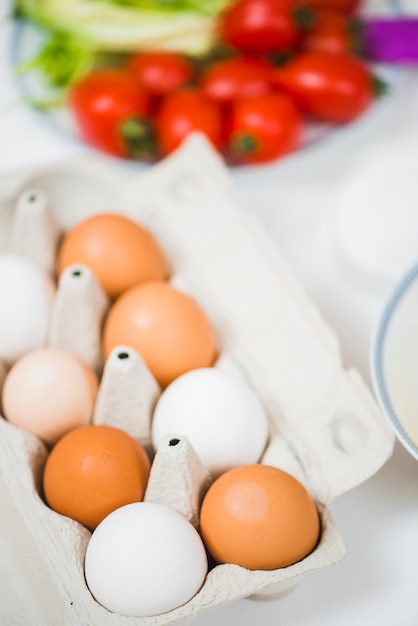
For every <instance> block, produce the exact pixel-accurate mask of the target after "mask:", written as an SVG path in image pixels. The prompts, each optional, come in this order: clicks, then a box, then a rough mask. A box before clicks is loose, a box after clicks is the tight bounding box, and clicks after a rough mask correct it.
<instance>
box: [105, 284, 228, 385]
mask: <svg viewBox="0 0 418 626" xmlns="http://www.w3.org/2000/svg"><path fill="white" fill-rule="evenodd" d="M118 345H126V346H129V347H131V348H133V349H134V350H136V351H137V352H138V353H139V354H140V355H141V357H142V358H143V359H144V361H145V363H146V365H147V366H148V368H149V369H150V371H151V372H152V374H153V375H154V376H155V378H156V379H157V381H158V382H159V383H160V385H161V386H162V387H167V385H169V384H170V383H171V382H172V381H173V380H174V379H176V378H177V377H178V376H180V375H181V374H185V373H186V372H188V371H190V370H192V369H196V368H199V367H210V366H211V365H212V364H213V362H214V360H215V358H216V356H217V345H216V338H215V333H214V330H213V328H212V325H211V324H210V322H209V320H208V319H207V317H206V314H205V313H204V312H203V310H202V309H201V308H200V306H199V305H198V304H197V302H196V301H195V300H194V299H193V298H191V297H190V296H188V295H187V294H185V293H183V292H181V291H179V290H177V289H174V288H173V287H172V286H171V285H169V284H168V283H164V282H153V283H151V282H150V283H146V284H144V285H139V286H137V287H133V288H132V289H130V290H129V291H127V292H125V293H124V294H122V295H121V296H120V297H119V298H118V299H117V300H116V302H115V303H114V304H113V306H112V307H111V309H110V311H109V314H108V316H107V319H106V321H105V326H104V333H103V350H104V354H105V357H106V358H107V357H108V356H109V354H110V352H111V351H112V350H113V348H115V347H116V346H118Z"/></svg>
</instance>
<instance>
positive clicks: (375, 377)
mask: <svg viewBox="0 0 418 626" xmlns="http://www.w3.org/2000/svg"><path fill="white" fill-rule="evenodd" d="M417 280H418V262H416V263H415V264H414V265H413V266H412V267H410V268H409V270H408V271H407V272H406V274H404V276H403V278H401V279H400V281H398V283H397V284H396V286H395V287H394V289H393V290H392V292H391V293H390V295H389V297H388V298H387V299H386V302H385V304H384V306H383V310H382V313H381V314H380V316H379V319H378V321H377V324H376V325H375V328H374V331H373V333H372V341H371V350H370V371H371V378H372V384H373V388H374V391H375V394H376V396H377V400H378V402H379V404H380V407H381V408H382V411H383V414H384V416H385V417H386V419H387V421H388V422H389V424H390V426H391V427H392V429H393V431H394V433H395V435H396V437H397V439H398V440H399V442H400V443H401V444H402V445H403V446H404V447H405V448H406V450H408V452H409V453H410V454H412V456H414V457H415V458H416V459H417V460H418V445H417V444H416V443H415V442H414V441H413V440H412V439H411V437H410V436H409V435H408V433H407V431H406V430H405V428H404V427H403V426H402V424H401V423H400V421H399V418H398V416H397V414H396V411H395V409H394V407H393V405H392V402H391V400H390V397H389V393H388V390H387V384H386V377H385V367H384V363H383V359H384V351H385V340H386V337H387V335H388V332H389V327H390V323H391V321H392V319H393V317H394V314H395V312H396V311H397V309H398V305H399V304H400V302H401V301H402V300H403V298H404V297H405V296H406V294H407V293H408V290H409V289H410V287H411V286H412V285H413V284H414V283H415V282H416V281H417Z"/></svg>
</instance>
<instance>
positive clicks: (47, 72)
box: [18, 33, 96, 89]
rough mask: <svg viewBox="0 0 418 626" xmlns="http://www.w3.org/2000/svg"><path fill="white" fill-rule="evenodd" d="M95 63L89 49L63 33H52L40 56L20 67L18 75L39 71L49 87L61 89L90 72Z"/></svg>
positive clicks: (94, 57)
mask: <svg viewBox="0 0 418 626" xmlns="http://www.w3.org/2000/svg"><path fill="white" fill-rule="evenodd" d="M95 62H96V56H95V54H94V53H93V52H92V51H91V50H90V49H89V48H86V47H85V46H83V45H81V43H80V42H78V41H77V40H75V39H73V38H72V37H69V36H67V35H65V34H63V33H52V35H51V37H50V38H49V39H48V40H47V41H46V43H45V45H44V46H42V48H41V49H40V51H39V52H38V54H36V55H35V56H34V57H33V58H32V59H30V60H29V61H27V62H26V63H22V64H21V65H20V66H19V67H18V73H19V74H24V73H26V72H29V71H31V70H39V71H40V72H41V74H43V76H44V78H45V79H46V81H47V83H48V85H49V86H51V87H54V88H57V89H61V88H64V87H67V86H68V85H70V84H71V83H73V82H74V81H75V80H76V79H77V78H78V77H79V76H82V75H83V74H86V73H87V72H89V71H90V70H91V69H92V67H93V66H94V64H95Z"/></svg>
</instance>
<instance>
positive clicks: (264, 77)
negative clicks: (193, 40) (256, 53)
mask: <svg viewBox="0 0 418 626" xmlns="http://www.w3.org/2000/svg"><path fill="white" fill-rule="evenodd" d="M270 83H271V77H270V68H269V66H268V65H267V63H264V62H262V61H258V60H256V59H248V58H245V57H235V58H232V59H225V60H224V61H219V62H217V63H214V64H213V65H211V66H210V67H209V68H208V70H207V71H206V72H205V73H204V74H203V76H202V79H201V87H202V90H203V92H204V93H205V94H206V95H207V96H209V97H210V98H212V99H213V100H215V101H216V102H219V103H220V104H230V103H231V102H233V101H234V100H236V98H240V97H253V96H261V95H263V94H265V93H267V92H268V91H270V90H271V84H270Z"/></svg>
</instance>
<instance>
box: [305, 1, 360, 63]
mask: <svg viewBox="0 0 418 626" xmlns="http://www.w3.org/2000/svg"><path fill="white" fill-rule="evenodd" d="M361 31H362V28H361V24H360V21H359V20H358V19H357V18H355V17H354V16H348V15H345V14H344V13H341V12H339V11H321V12H318V13H317V17H316V20H315V25H314V27H313V28H312V30H311V31H310V32H309V33H308V34H307V36H306V37H305V40H304V42H303V48H304V49H305V50H317V51H319V52H329V53H331V54H339V53H341V52H349V53H352V54H360V52H361V49H362V44H361V39H362V37H361Z"/></svg>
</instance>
